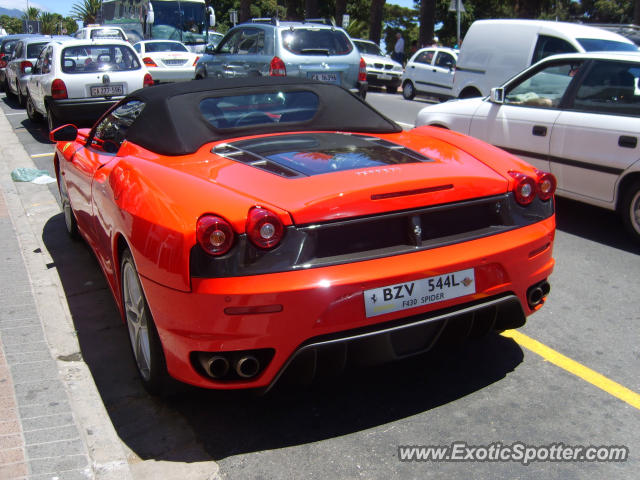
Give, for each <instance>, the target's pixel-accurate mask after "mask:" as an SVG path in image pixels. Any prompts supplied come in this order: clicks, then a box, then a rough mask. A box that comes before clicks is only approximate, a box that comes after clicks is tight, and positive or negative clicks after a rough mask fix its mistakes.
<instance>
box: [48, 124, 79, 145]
mask: <svg viewBox="0 0 640 480" xmlns="http://www.w3.org/2000/svg"><path fill="white" fill-rule="evenodd" d="M77 136H78V127H76V126H75V125H71V124H68V125H63V126H61V127H58V128H56V129H54V130H51V131H50V132H49V140H51V141H52V142H72V141H74V140H75V139H76V137H77Z"/></svg>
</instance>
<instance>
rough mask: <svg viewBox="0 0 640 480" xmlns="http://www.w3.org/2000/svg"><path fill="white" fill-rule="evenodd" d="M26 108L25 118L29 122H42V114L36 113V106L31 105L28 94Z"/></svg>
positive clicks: (31, 100)
mask: <svg viewBox="0 0 640 480" xmlns="http://www.w3.org/2000/svg"><path fill="white" fill-rule="evenodd" d="M26 108H27V117H29V120H31V121H32V122H34V123H40V122H41V121H42V120H43V118H42V114H41V113H40V112H38V110H36V106H35V105H34V104H33V99H32V98H31V95H29V94H27V105H26Z"/></svg>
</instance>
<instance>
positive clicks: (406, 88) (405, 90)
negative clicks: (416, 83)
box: [402, 80, 416, 100]
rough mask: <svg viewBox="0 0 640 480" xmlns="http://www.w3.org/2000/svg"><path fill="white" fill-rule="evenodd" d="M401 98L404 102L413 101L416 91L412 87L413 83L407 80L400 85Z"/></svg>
mask: <svg viewBox="0 0 640 480" xmlns="http://www.w3.org/2000/svg"><path fill="white" fill-rule="evenodd" d="M402 96H403V97H404V98H405V100H413V98H414V97H415V96H416V89H415V88H414V87H413V83H411V82H410V81H408V80H407V81H406V82H404V84H403V85H402Z"/></svg>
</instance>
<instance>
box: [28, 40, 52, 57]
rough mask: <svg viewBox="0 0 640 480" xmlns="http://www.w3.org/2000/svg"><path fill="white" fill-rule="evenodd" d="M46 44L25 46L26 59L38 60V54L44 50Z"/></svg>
mask: <svg viewBox="0 0 640 480" xmlns="http://www.w3.org/2000/svg"><path fill="white" fill-rule="evenodd" d="M46 44H47V42H44V43H30V44H29V45H27V58H38V56H40V52H41V51H42V49H43V48H44V46H45V45H46Z"/></svg>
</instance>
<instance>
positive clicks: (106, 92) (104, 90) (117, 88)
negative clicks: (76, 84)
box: [91, 85, 124, 97]
mask: <svg viewBox="0 0 640 480" xmlns="http://www.w3.org/2000/svg"><path fill="white" fill-rule="evenodd" d="M123 94H124V89H123V88H122V85H101V86H99V87H91V96H92V97H109V96H111V95H123Z"/></svg>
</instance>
